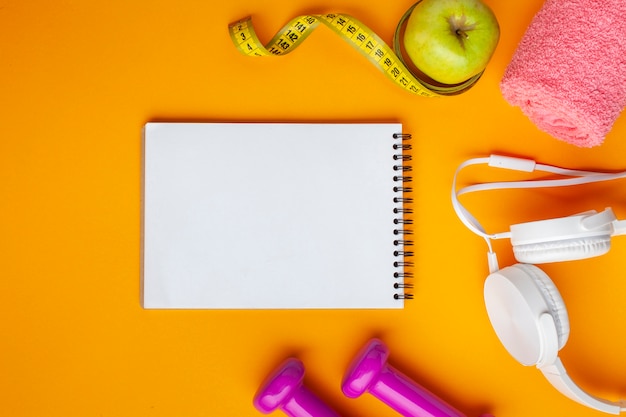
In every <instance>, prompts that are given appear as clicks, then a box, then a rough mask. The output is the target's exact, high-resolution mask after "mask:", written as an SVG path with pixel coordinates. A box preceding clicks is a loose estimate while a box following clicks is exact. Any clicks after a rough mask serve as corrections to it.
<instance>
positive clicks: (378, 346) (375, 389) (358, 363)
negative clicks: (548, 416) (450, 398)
mask: <svg viewBox="0 0 626 417" xmlns="http://www.w3.org/2000/svg"><path fill="white" fill-rule="evenodd" d="M388 357H389V349H388V348H387V346H385V345H384V344H383V342H381V341H380V340H378V339H372V340H370V341H369V342H368V343H367V345H365V347H363V349H361V351H360V352H359V354H358V355H357V357H356V358H355V359H354V361H353V362H352V364H351V365H350V368H349V369H348V373H347V374H346V375H345V377H344V380H343V384H342V386H341V389H342V391H343V393H344V394H345V395H346V396H347V397H350V398H357V397H359V396H361V395H362V394H364V393H365V392H369V393H371V394H372V395H373V396H374V397H376V398H378V399H379V400H381V401H382V402H384V403H385V404H387V405H388V406H390V407H391V408H393V409H394V410H396V411H397V412H398V413H400V414H402V415H403V416H405V417H465V415H464V414H462V413H461V412H460V411H458V410H456V409H455V408H453V407H451V406H450V405H449V404H447V403H445V402H444V401H443V400H441V399H439V398H438V397H436V396H435V395H434V394H432V393H431V392H429V391H428V390H426V389H425V388H423V387H421V386H420V385H419V384H417V383H415V382H414V381H412V380H411V379H409V378H408V377H407V376H405V375H403V374H402V373H401V372H399V371H398V370H396V369H394V368H393V367H391V366H390V365H388V364H387V358H388ZM481 417H490V416H489V415H488V414H483V415H482V416H481Z"/></svg>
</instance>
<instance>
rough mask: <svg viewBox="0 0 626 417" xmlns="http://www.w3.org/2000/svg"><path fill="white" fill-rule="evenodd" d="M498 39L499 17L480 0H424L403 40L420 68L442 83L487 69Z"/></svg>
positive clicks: (409, 24) (456, 80) (419, 4)
mask: <svg viewBox="0 0 626 417" xmlns="http://www.w3.org/2000/svg"><path fill="white" fill-rule="evenodd" d="M499 39H500V26H499V25H498V20H497V19H496V16H495V15H494V13H493V11H492V10H491V9H490V8H489V7H488V6H487V5H485V4H484V3H482V2H481V1H480V0H421V1H420V2H419V3H417V4H416V5H415V7H414V8H413V11H412V12H411V15H410V16H409V18H408V21H407V23H406V28H405V31H404V38H403V42H404V49H405V50H406V53H407V55H408V56H409V58H411V61H412V63H413V64H414V65H415V66H416V67H417V68H418V69H419V70H420V71H421V72H423V73H424V74H426V75H427V76H428V77H430V78H432V79H433V80H435V81H438V82H440V83H442V84H458V83H462V82H463V81H466V80H468V79H469V78H471V77H473V76H475V75H477V74H479V73H480V72H481V71H483V70H484V69H485V67H486V66H487V63H488V62H489V60H490V59H491V56H492V55H493V53H494V51H495V49H496V45H497V44H498V40H499Z"/></svg>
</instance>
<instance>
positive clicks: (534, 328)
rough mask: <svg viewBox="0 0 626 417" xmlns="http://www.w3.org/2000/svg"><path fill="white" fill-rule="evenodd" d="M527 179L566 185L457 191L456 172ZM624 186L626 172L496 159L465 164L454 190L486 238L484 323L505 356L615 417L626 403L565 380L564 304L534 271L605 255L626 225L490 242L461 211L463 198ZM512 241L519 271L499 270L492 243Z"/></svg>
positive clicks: (552, 223)
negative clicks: (480, 169) (493, 171)
mask: <svg viewBox="0 0 626 417" xmlns="http://www.w3.org/2000/svg"><path fill="white" fill-rule="evenodd" d="M478 164H487V165H489V166H491V167H498V168H505V169H512V170H517V171H524V172H533V171H541V172H547V173H550V174H556V175H558V176H561V177H565V178H558V179H547V180H546V179H537V180H528V181H510V182H492V183H486V184H475V185H470V186H467V187H465V188H462V189H460V190H458V191H457V189H456V188H457V185H456V181H457V176H458V175H459V172H460V171H461V170H462V169H463V168H465V167H467V166H470V165H478ZM620 178H626V171H624V172H616V173H607V172H593V171H578V170H571V169H565V168H559V167H555V166H551V165H543V164H537V163H535V161H532V160H527V159H520V158H513V157H508V156H499V155H491V156H490V157H485V158H475V159H470V160H468V161H465V162H463V163H462V164H461V165H460V166H459V167H458V168H457V170H456V173H455V175H454V180H453V184H452V205H453V207H454V210H455V212H456V213H457V215H458V216H459V218H460V219H461V221H462V222H463V223H464V224H465V225H466V226H467V227H468V228H469V229H470V230H471V231H473V232H474V233H476V234H477V235H479V236H481V237H482V238H484V239H485V241H486V242H487V246H488V247H489V252H488V256H487V258H488V263H489V272H490V274H489V276H488V277H487V279H486V281H485V286H484V296H485V304H486V308H487V315H488V316H489V320H490V321H491V324H492V326H493V328H494V330H495V332H496V334H497V336H498V338H499V339H500V341H501V342H502V344H503V345H504V347H505V348H506V350H507V351H508V352H509V353H510V354H511V356H513V357H514V358H515V359H516V360H518V361H519V362H520V363H522V364H523V365H526V366H530V365H536V366H537V368H538V369H539V370H540V371H541V372H542V373H543V375H544V376H545V377H546V378H547V380H548V381H549V382H550V383H551V384H552V385H553V386H554V387H555V388H556V389H557V390H559V391H560V392H561V393H562V394H564V395H565V396H567V397H568V398H571V399H572V400H574V401H577V402H579V403H581V404H583V405H585V406H587V407H590V408H592V409H595V410H598V411H602V412H605V413H610V414H620V412H622V411H626V401H624V400H621V401H618V402H611V401H608V400H604V399H601V398H597V397H595V396H593V395H591V394H589V393H587V392H585V391H584V390H582V389H581V388H580V387H579V386H578V385H576V383H574V381H573V380H572V379H571V378H570V376H569V375H568V374H567V372H566V370H565V367H564V366H563V363H562V362H561V360H560V358H559V356H558V352H559V350H560V349H561V348H563V346H565V343H566V342H567V338H568V336H569V319H568V316H567V309H566V308H565V303H564V302H563V299H562V297H561V295H560V294H559V291H558V289H557V288H556V286H555V285H554V283H553V282H552V281H551V280H550V278H549V277H548V275H547V274H546V273H545V272H543V271H542V270H541V269H539V268H538V267H537V266H535V265H533V264H541V263H547V262H561V261H571V260H576V259H586V258H591V257H594V256H599V255H602V254H605V253H606V252H608V251H609V249H610V246H611V237H612V236H616V235H621V234H626V220H617V218H616V217H615V215H614V214H613V210H611V208H607V209H605V210H604V211H602V212H600V213H598V212H596V211H595V210H594V211H589V212H585V213H580V214H576V215H573V216H569V217H563V218H557V219H549V220H540V221H534V222H529V223H521V224H516V225H513V226H511V227H510V231H508V232H504V233H495V234H489V233H487V232H486V231H485V229H484V228H483V227H482V226H481V225H480V224H479V223H478V221H477V220H476V219H475V218H474V217H473V216H472V215H471V214H470V213H469V212H468V211H467V209H465V207H463V205H461V203H460V202H459V196H461V195H463V194H467V193H471V192H476V191H486V190H497V189H515V188H544V187H563V186H571V185H578V184H587V183H593V182H600V181H609V180H615V179H620ZM504 238H508V239H511V244H512V245H513V254H514V256H515V258H516V259H517V261H518V262H520V263H518V264H515V265H512V266H508V267H506V268H502V269H499V267H498V261H497V258H496V255H495V253H494V252H493V249H492V246H491V240H492V239H504Z"/></svg>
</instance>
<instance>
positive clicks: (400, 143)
mask: <svg viewBox="0 0 626 417" xmlns="http://www.w3.org/2000/svg"><path fill="white" fill-rule="evenodd" d="M393 138H394V139H396V142H395V143H394V144H393V149H395V150H398V151H400V152H399V153H397V154H395V155H394V156H393V159H394V161H397V164H396V165H394V166H393V170H394V171H395V174H394V176H393V181H394V182H396V183H397V185H396V186H394V187H393V191H394V192H395V193H396V196H395V197H394V199H393V202H394V203H396V207H395V208H394V209H393V212H394V214H397V215H399V216H398V217H396V218H395V219H393V223H394V225H395V226H396V228H395V229H394V230H393V234H394V235H395V240H394V241H393V244H394V246H396V247H397V249H396V250H394V252H393V256H395V257H396V258H398V260H397V261H395V262H394V263H393V266H394V268H396V272H395V273H394V274H393V275H394V278H395V279H396V282H395V283H394V284H393V288H394V289H396V290H401V291H397V292H396V293H395V294H394V296H393V297H394V298H395V299H397V300H401V299H404V300H411V299H413V293H412V292H407V291H406V290H407V289H412V288H413V284H411V283H407V282H406V280H407V279H412V278H413V273H412V272H408V271H406V268H412V267H413V262H412V261H408V260H407V258H411V257H413V255H414V253H413V251H411V250H410V249H411V247H412V246H413V240H412V238H411V235H413V229H412V228H411V225H412V224H413V220H411V219H407V218H405V215H408V214H413V209H412V208H411V207H409V206H410V205H412V204H413V197H411V193H412V192H413V188H412V187H411V186H410V183H411V182H412V181H413V177H412V176H411V175H410V172H411V171H412V170H413V167H412V166H411V165H410V162H411V159H412V156H411V155H409V154H408V153H406V152H405V151H410V150H411V148H412V146H411V144H410V143H409V142H408V141H409V140H410V139H411V135H410V134H408V133H394V135H393Z"/></svg>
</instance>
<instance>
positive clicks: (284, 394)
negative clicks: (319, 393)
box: [254, 358, 339, 417]
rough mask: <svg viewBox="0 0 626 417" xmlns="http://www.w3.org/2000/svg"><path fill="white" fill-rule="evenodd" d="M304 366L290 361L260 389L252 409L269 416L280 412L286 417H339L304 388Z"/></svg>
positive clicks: (290, 359) (282, 365) (295, 360)
mask: <svg viewBox="0 0 626 417" xmlns="http://www.w3.org/2000/svg"><path fill="white" fill-rule="evenodd" d="M303 378H304V365H303V364H302V362H301V361H299V360H298V359H294V358H289V359H287V360H286V361H284V362H283V363H282V364H281V365H280V366H279V367H278V368H276V370H275V371H274V372H273V373H272V374H271V375H270V376H269V377H268V378H267V380H266V381H265V382H264V383H263V385H261V388H259V391H258V392H257V393H256V395H255V396H254V406H255V407H256V409H257V410H259V411H260V412H262V413H265V414H268V413H271V412H272V411H274V410H277V409H280V410H282V411H283V412H284V413H285V414H287V415H288V416H289V417H339V415H338V414H336V413H335V412H334V411H333V410H331V409H330V408H329V407H328V406H327V405H326V404H324V403H323V402H322V400H320V399H319V398H318V397H316V396H315V394H313V393H312V392H311V391H309V390H308V389H307V388H306V387H305V386H304V385H303V384H302V379H303Z"/></svg>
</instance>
